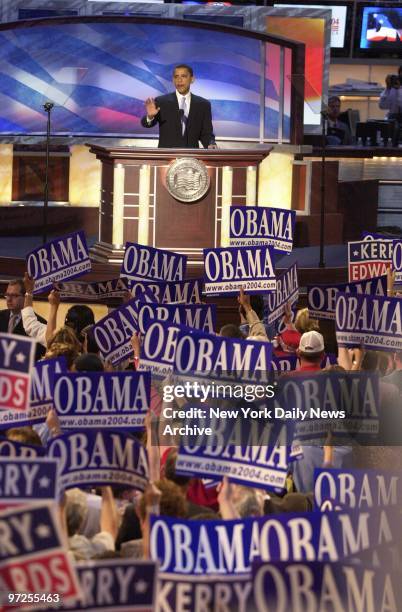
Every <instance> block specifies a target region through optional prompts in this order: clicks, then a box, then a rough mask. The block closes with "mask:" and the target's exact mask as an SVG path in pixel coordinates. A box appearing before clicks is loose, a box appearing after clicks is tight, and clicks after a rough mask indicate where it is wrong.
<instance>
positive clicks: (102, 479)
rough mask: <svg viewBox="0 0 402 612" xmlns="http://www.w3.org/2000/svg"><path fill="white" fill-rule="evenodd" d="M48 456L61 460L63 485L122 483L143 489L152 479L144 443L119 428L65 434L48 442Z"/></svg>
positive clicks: (129, 486) (65, 486)
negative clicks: (118, 430) (121, 431)
mask: <svg viewBox="0 0 402 612" xmlns="http://www.w3.org/2000/svg"><path fill="white" fill-rule="evenodd" d="M48 456H49V457H51V458H54V459H57V460H58V462H59V470H60V474H59V475H60V487H61V488H66V489H68V488H71V487H80V486H85V487H86V486H88V485H99V486H101V485H113V484H119V485H124V486H126V487H127V488H133V489H138V490H140V491H143V490H144V489H145V487H146V485H147V483H148V480H149V474H148V457H147V452H146V449H145V447H144V446H143V445H142V444H141V443H140V442H138V440H137V439H136V438H134V437H133V436H131V435H129V434H125V433H124V434H123V433H119V432H117V431H85V432H71V433H67V434H63V435H62V436H58V437H57V438H53V439H52V440H51V441H50V442H49V443H48Z"/></svg>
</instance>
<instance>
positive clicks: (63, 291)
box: [54, 278, 129, 303]
mask: <svg viewBox="0 0 402 612" xmlns="http://www.w3.org/2000/svg"><path fill="white" fill-rule="evenodd" d="M54 289H57V291H59V293H60V298H61V299H62V300H66V299H71V298H74V299H80V300H83V301H85V302H101V303H102V302H106V303H107V302H108V301H110V300H116V299H121V298H123V297H124V296H125V294H126V293H127V292H128V291H129V289H128V286H127V281H126V279H124V278H111V279H109V280H104V281H98V282H96V283H84V282H80V281H75V282H67V283H55V284H54Z"/></svg>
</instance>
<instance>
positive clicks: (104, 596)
mask: <svg viewBox="0 0 402 612" xmlns="http://www.w3.org/2000/svg"><path fill="white" fill-rule="evenodd" d="M75 567H76V570H77V574H78V580H79V582H80V584H81V588H82V594H83V601H82V603H81V605H80V606H79V609H80V610H81V609H83V610H105V611H106V610H109V611H110V610H111V609H113V610H124V611H127V610H132V611H133V612H134V611H135V610H138V611H141V612H154V610H155V604H156V602H155V595H156V583H157V576H158V573H157V566H156V563H155V562H153V561H139V560H137V559H101V560H96V561H80V562H79V563H77V564H76V566H75Z"/></svg>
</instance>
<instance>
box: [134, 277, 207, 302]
mask: <svg viewBox="0 0 402 612" xmlns="http://www.w3.org/2000/svg"><path fill="white" fill-rule="evenodd" d="M127 283H128V286H129V289H130V291H131V295H132V296H133V297H136V298H137V299H138V298H141V294H142V292H143V291H145V289H148V290H149V291H150V292H151V293H152V294H153V295H154V297H155V302H158V303H159V304H169V303H170V304H172V303H174V302H177V303H184V304H199V303H200V302H202V290H203V285H204V283H203V280H202V278H190V279H187V280H183V281H176V282H174V281H171V282H168V281H166V282H164V281H160V282H159V281H135V280H131V279H127Z"/></svg>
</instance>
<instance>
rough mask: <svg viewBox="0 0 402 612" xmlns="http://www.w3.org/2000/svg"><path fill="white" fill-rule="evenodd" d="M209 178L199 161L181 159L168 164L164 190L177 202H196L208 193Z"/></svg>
mask: <svg viewBox="0 0 402 612" xmlns="http://www.w3.org/2000/svg"><path fill="white" fill-rule="evenodd" d="M209 185H210V178H209V174H208V170H207V167H206V165H205V164H204V163H203V162H202V161H200V160H199V159H194V158H191V157H181V158H180V159H175V160H174V161H173V162H172V163H171V164H169V167H168V170H167V173H166V189H167V190H168V192H169V193H170V195H171V196H173V197H174V198H175V199H176V200H178V201H179V202H187V203H189V202H196V201H197V200H200V199H201V198H202V197H203V196H204V195H205V194H206V193H207V191H208V189H209Z"/></svg>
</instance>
